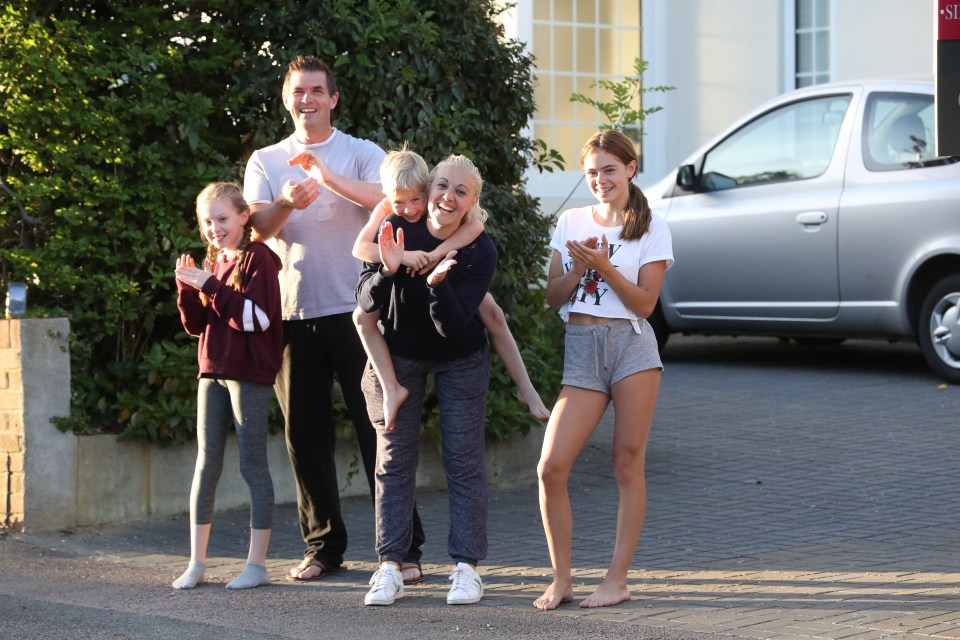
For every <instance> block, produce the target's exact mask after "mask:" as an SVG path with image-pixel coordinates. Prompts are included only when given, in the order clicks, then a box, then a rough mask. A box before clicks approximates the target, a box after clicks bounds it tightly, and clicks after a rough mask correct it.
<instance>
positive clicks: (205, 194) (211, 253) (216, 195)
mask: <svg viewBox="0 0 960 640" xmlns="http://www.w3.org/2000/svg"><path fill="white" fill-rule="evenodd" d="M217 200H227V201H228V202H229V203H230V204H231V206H233V208H234V209H236V210H237V212H238V213H243V212H244V211H246V212H247V213H248V214H249V213H250V206H249V205H248V204H247V201H246V200H245V199H244V198H243V190H242V189H241V188H240V185H238V184H237V183H235V182H211V183H210V184H208V185H207V186H205V187H204V188H203V191H201V192H200V193H199V194H197V224H199V223H200V205H201V204H202V203H204V202H215V201H217ZM251 233H253V223H252V222H251V221H250V216H249V215H248V216H247V223H246V224H245V225H243V237H241V238H240V244H238V245H237V257H236V261H237V266H236V268H235V269H234V270H233V273H232V274H231V275H230V280H229V282H227V284H228V285H229V286H231V287H233V288H234V289H236V290H237V291H240V290H241V282H242V276H243V274H242V273H240V263H241V262H242V261H243V256H244V255H245V254H246V249H247V245H249V244H250V235H251ZM200 237H201V238H203V243H204V244H205V245H207V255H206V257H205V258H204V261H203V266H204V268H205V269H206V270H207V271H213V267H214V265H215V264H216V263H217V255H218V254H219V253H220V250H219V249H217V248H216V247H215V246H213V245H212V244H210V243H209V242H208V241H207V237H206V235H205V234H204V233H203V229H201V230H200ZM201 298H202V299H203V301H204V303H206V296H204V295H203V294H201Z"/></svg>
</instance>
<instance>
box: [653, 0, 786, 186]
mask: <svg viewBox="0 0 960 640" xmlns="http://www.w3.org/2000/svg"><path fill="white" fill-rule="evenodd" d="M655 4H656V5H657V6H658V8H659V9H660V10H662V11H663V12H664V13H665V14H666V17H665V28H666V36H667V44H666V60H665V61H658V60H651V61H650V62H651V64H652V65H661V64H665V65H666V67H667V71H666V73H664V74H663V79H664V81H665V82H666V83H667V84H670V85H673V86H675V87H676V88H677V89H676V91H671V92H670V93H669V94H667V96H666V101H665V110H664V111H663V112H661V113H657V114H655V115H654V116H653V117H652V118H651V120H650V124H651V126H666V127H667V128H668V134H667V139H666V144H667V149H666V166H663V167H659V171H657V172H655V173H656V175H650V176H647V177H648V178H649V181H653V180H657V179H659V178H660V177H661V176H662V175H663V174H665V173H666V172H667V171H669V170H670V168H672V167H674V166H676V165H677V164H678V163H679V162H680V161H681V160H683V158H685V157H686V156H687V155H688V154H690V153H691V152H692V151H694V150H695V149H696V148H697V147H698V146H699V145H701V144H702V143H703V142H705V141H706V140H708V139H709V138H710V137H711V136H713V135H714V134H716V133H717V131H719V130H720V129H722V128H724V127H726V126H727V125H729V124H730V121H731V120H733V119H734V118H735V117H737V116H739V115H740V114H742V113H744V112H745V111H747V110H749V109H752V108H753V107H755V106H756V105H757V104H759V103H761V102H763V101H764V100H767V99H769V98H772V97H774V96H776V95H778V94H779V93H780V89H781V85H782V80H781V78H782V69H783V64H782V54H783V45H782V28H781V25H782V20H783V17H782V16H783V7H782V4H781V3H779V2H771V1H770V0H721V1H719V2H718V1H717V0H671V1H670V2H657V3H655ZM664 116H666V117H665V118H664ZM665 121H666V124H665V125H664V122H665ZM651 169H653V167H651Z"/></svg>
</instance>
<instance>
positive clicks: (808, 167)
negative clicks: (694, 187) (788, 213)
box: [700, 95, 850, 191]
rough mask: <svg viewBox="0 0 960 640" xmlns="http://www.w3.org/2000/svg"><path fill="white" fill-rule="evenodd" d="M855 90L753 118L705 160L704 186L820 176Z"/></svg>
mask: <svg viewBox="0 0 960 640" xmlns="http://www.w3.org/2000/svg"><path fill="white" fill-rule="evenodd" d="M849 106H850V95H835V96H826V97H820V98H815V99H812V100H802V101H800V102H793V103H790V104H788V105H785V106H782V107H779V108H777V109H775V110H773V111H770V112H767V113H765V114H763V115H762V116H760V117H758V118H756V119H755V120H752V121H750V122H749V123H748V124H746V125H745V126H743V127H741V128H740V129H738V130H737V131H736V132H734V133H733V134H732V135H730V136H729V137H727V138H726V139H725V140H724V141H723V142H721V143H720V144H718V145H717V146H716V147H714V148H713V149H712V150H711V151H710V152H709V153H707V155H706V157H705V158H704V161H703V169H702V170H701V178H700V188H701V189H702V190H704V191H716V190H719V189H732V188H735V187H743V186H749V185H757V184H765V183H770V182H784V181H787V180H804V179H807V178H815V177H817V176H819V175H820V174H822V173H823V172H824V171H826V169H827V166H828V165H829V164H830V158H831V157H832V156H833V150H834V148H835V147H836V143H837V135H838V134H839V133H840V124H841V123H842V122H843V116H844V114H845V113H846V112H847V108H848V107H849Z"/></svg>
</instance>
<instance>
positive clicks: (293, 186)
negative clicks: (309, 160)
mask: <svg viewBox="0 0 960 640" xmlns="http://www.w3.org/2000/svg"><path fill="white" fill-rule="evenodd" d="M282 195H283V199H284V200H286V201H287V202H288V203H289V204H290V206H291V207H293V208H294V209H306V208H307V207H309V206H310V205H311V204H313V201H314V200H316V199H317V196H319V195H320V183H319V182H317V181H316V179H315V178H307V179H306V180H304V181H303V182H294V181H293V180H287V182H286V183H285V184H284V185H283V189H282Z"/></svg>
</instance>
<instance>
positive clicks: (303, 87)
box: [243, 56, 423, 580]
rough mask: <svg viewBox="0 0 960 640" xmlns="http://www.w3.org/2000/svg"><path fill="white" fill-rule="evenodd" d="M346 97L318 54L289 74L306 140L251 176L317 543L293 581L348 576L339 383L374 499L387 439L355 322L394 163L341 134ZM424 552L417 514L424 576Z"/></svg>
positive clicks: (265, 153) (262, 160) (310, 533)
mask: <svg viewBox="0 0 960 640" xmlns="http://www.w3.org/2000/svg"><path fill="white" fill-rule="evenodd" d="M339 97H340V95H339V93H338V92H337V85H336V79H335V77H334V74H333V71H332V70H331V69H330V68H329V67H328V66H327V64H326V63H324V62H323V61H322V60H320V59H319V58H316V57H314V56H298V57H297V58H296V59H295V60H294V61H293V62H291V63H290V65H289V67H288V69H287V75H286V78H285V79H284V83H283V92H282V98H283V105H284V107H285V108H286V109H287V111H288V112H289V113H290V116H291V118H292V119H293V125H294V129H295V131H294V133H293V134H292V135H290V136H289V137H288V138H286V139H284V140H282V141H280V142H278V143H277V144H274V145H271V146H269V147H265V148H263V149H259V150H257V151H255V152H254V153H253V155H252V156H251V157H250V159H249V161H248V162H247V168H246V174H245V176H244V189H243V192H244V197H245V198H246V200H247V202H248V203H249V205H250V210H251V211H252V212H253V214H254V215H253V218H252V221H253V227H254V230H255V231H256V233H257V235H259V236H260V237H261V238H263V239H269V243H270V245H271V247H272V248H273V249H274V250H275V251H276V253H277V255H279V256H280V259H281V260H282V261H283V267H282V269H281V271H280V291H281V302H282V313H283V334H284V335H283V339H284V350H283V364H282V369H281V371H280V373H279V375H278V376H277V381H276V386H275V389H276V392H277V398H278V400H279V401H280V407H281V408H282V409H283V414H284V418H285V427H286V435H287V451H288V453H289V455H290V464H291V465H292V467H293V473H294V477H295V480H296V484H297V506H298V510H299V515H300V529H301V533H302V535H303V539H304V542H306V545H307V548H306V551H305V552H304V560H303V562H302V563H301V564H300V565H299V566H298V567H296V568H294V569H291V571H290V578H291V579H294V580H314V579H317V578H322V577H325V576H326V575H328V574H331V573H335V572H337V571H339V570H340V568H341V565H342V563H343V554H344V552H345V550H346V548H347V531H346V527H345V526H344V523H343V518H342V516H341V513H340V496H339V492H338V485H337V473H336V467H335V464H334V441H335V428H334V426H335V425H334V421H333V404H332V400H331V387H332V384H333V379H334V377H336V378H337V380H338V381H339V383H340V387H341V389H342V390H343V396H344V400H345V402H346V405H347V410H348V412H349V414H350V419H351V420H352V422H353V425H354V428H355V429H356V432H357V440H358V443H359V445H360V453H361V457H362V459H363V465H364V470H365V471H366V474H367V480H368V482H369V484H370V490H371V493H372V491H373V472H374V464H375V458H376V433H375V431H374V429H373V427H372V425H371V424H370V421H369V418H368V417H367V410H366V405H365V403H364V397H363V393H362V392H361V391H360V380H361V378H362V376H363V370H364V365H365V363H366V355H365V353H364V351H363V347H362V345H361V343H360V340H359V336H358V334H357V331H356V329H355V328H354V324H353V320H352V318H351V313H352V312H353V310H354V309H355V308H356V306H357V303H356V299H355V297H354V290H355V288H356V284H357V281H358V279H359V274H360V267H361V263H360V261H358V260H357V259H356V258H354V257H353V255H352V249H353V243H354V241H355V240H356V238H357V235H358V234H359V233H360V230H361V229H362V228H363V225H364V223H366V221H367V219H368V217H369V215H370V210H372V209H373V208H374V207H375V206H376V205H377V203H378V202H380V200H381V199H382V198H383V193H382V191H381V190H380V188H379V184H377V183H379V180H380V173H379V169H380V162H381V160H382V159H383V157H384V155H385V154H384V152H383V150H382V149H380V147H378V146H377V145H376V144H374V143H373V142H370V141H368V140H360V139H358V138H354V137H353V136H350V135H348V134H346V133H344V132H342V131H339V130H337V129H335V128H334V127H333V126H332V124H331V118H330V116H331V112H332V111H333V110H334V109H335V108H336V106H337V101H338V100H339ZM305 151H306V152H310V153H312V154H313V156H314V157H315V158H317V159H318V162H317V171H315V172H313V173H312V174H311V176H308V175H307V174H306V173H305V172H304V170H303V169H301V168H300V166H297V165H295V166H290V165H289V162H288V161H289V160H290V159H291V158H293V157H294V156H296V155H298V154H300V153H302V152H305ZM422 543H423V529H422V527H421V526H420V520H419V517H417V516H416V514H414V542H413V548H412V549H411V551H410V553H409V556H408V558H406V559H405V565H407V566H409V567H410V569H411V570H412V569H413V568H414V567H415V571H414V573H416V574H419V573H420V572H419V559H420V545H421V544H422ZM409 577H410V578H411V579H413V578H416V577H418V576H413V575H410V576H409Z"/></svg>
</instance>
